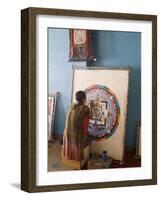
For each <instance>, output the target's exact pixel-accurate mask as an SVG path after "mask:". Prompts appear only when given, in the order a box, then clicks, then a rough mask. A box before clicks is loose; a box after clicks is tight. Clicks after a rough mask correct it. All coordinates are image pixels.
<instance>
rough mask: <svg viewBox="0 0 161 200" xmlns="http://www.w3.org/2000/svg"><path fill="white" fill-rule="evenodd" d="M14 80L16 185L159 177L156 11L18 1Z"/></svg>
mask: <svg viewBox="0 0 161 200" xmlns="http://www.w3.org/2000/svg"><path fill="white" fill-rule="evenodd" d="M21 77H22V78H21V189H22V190H24V191H27V192H45V191H59V190H76V189H94V188H108V187H122V186H139V185H155V184H157V16H156V15H143V14H128V13H110V12H95V11H78V10H62V9H48V8H26V9H24V10H22V11H21ZM51 94H59V95H54V96H53V95H52V97H51ZM49 99H50V103H49ZM49 104H50V105H49ZM49 108H50V109H49ZM49 111H50V112H49ZM49 114H50V116H49ZM53 119H54V125H52V124H53ZM136 121H139V122H140V125H139V127H137V128H136ZM136 129H137V134H136ZM53 133H54V140H53V141H52V143H51V142H50V138H51V135H52V134H53ZM139 133H141V134H139ZM140 136H141V137H140ZM140 138H141V139H140ZM136 144H137V145H136ZM136 146H137V155H138V152H141V153H139V159H138V157H137V156H136Z"/></svg>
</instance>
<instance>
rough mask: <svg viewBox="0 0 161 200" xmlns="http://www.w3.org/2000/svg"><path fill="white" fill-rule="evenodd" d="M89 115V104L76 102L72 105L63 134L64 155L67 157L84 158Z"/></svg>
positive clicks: (73, 158)
mask: <svg viewBox="0 0 161 200" xmlns="http://www.w3.org/2000/svg"><path fill="white" fill-rule="evenodd" d="M89 115H90V109H89V107H88V106H87V105H84V104H80V103H74V104H72V105H71V106H70V108H69V110H68V113H67V117H66V124H65V129H64V135H63V155H64V158H65V159H71V160H78V161H79V160H83V148H84V145H85V138H86V133H85V132H86V131H87V129H88V123H87V122H88V119H87V118H86V117H88V116H89ZM84 119H85V120H84ZM83 122H84V125H83Z"/></svg>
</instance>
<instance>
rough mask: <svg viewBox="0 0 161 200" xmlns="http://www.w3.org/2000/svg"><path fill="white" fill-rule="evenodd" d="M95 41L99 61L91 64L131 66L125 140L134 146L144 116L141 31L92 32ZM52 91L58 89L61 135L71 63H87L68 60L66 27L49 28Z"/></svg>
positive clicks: (57, 127)
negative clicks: (142, 114) (142, 107)
mask: <svg viewBox="0 0 161 200" xmlns="http://www.w3.org/2000/svg"><path fill="white" fill-rule="evenodd" d="M91 38H92V44H93V51H94V56H95V57H96V59H97V60H96V61H93V62H91V63H88V65H91V66H105V67H106V66H110V67H118V66H128V65H130V66H131V68H132V71H131V76H130V84H129V87H130V90H129V104H128V118H127V128H126V131H127V134H126V135H127V136H126V143H127V144H128V145H129V146H134V145H135V121H136V120H138V119H140V118H141V116H140V115H141V113H140V111H141V102H140V98H141V86H140V85H141V84H140V65H141V57H140V55H141V54H140V46H141V35H140V33H129V32H111V31H93V32H92V37H91ZM48 39H49V40H48V41H49V43H48V49H49V52H48V55H49V63H48V64H49V73H48V74H49V93H52V92H53V91H59V92H60V96H59V97H58V103H57V108H56V118H55V127H54V132H55V133H59V134H62V133H63V130H64V124H65V116H66V112H67V107H68V105H69V104H70V102H71V90H72V65H79V66H80V65H81V66H86V62H68V55H69V32H68V30H67V29H53V28H49V30H48Z"/></svg>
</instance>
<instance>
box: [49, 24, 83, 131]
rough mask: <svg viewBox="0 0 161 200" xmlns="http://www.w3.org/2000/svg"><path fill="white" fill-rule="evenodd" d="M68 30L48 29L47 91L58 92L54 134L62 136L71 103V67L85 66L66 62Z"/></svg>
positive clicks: (80, 63)
mask: <svg viewBox="0 0 161 200" xmlns="http://www.w3.org/2000/svg"><path fill="white" fill-rule="evenodd" d="M68 57H69V30H68V29H53V28H49V29H48V58H49V59H48V77H49V78H48V80H49V85H48V91H49V93H53V92H56V91H58V92H59V93H60V96H59V97H58V101H57V107H56V113H55V115H56V117H55V126H54V132H55V133H58V134H63V130H64V124H65V118H66V113H67V109H68V106H69V105H70V103H71V92H72V72H73V71H72V65H80V66H81V65H83V66H86V62H79V63H77V62H68Z"/></svg>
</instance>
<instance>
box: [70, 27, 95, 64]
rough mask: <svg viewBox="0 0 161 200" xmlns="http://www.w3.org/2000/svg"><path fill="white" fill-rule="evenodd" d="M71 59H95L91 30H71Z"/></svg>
mask: <svg viewBox="0 0 161 200" xmlns="http://www.w3.org/2000/svg"><path fill="white" fill-rule="evenodd" d="M69 34H70V35H69V37H70V49H69V61H89V60H92V59H93V54H92V48H91V37H90V31H89V30H80V29H71V30H70V31H69Z"/></svg>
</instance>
